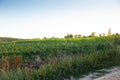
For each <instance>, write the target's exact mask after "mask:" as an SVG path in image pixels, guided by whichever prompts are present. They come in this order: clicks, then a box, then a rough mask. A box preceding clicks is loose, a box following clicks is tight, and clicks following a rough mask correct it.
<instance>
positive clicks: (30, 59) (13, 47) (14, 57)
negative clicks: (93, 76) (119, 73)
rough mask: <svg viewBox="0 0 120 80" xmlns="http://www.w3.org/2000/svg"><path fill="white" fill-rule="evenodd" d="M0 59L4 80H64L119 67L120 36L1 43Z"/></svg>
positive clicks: (2, 78)
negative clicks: (96, 70) (73, 76)
mask: <svg viewBox="0 0 120 80" xmlns="http://www.w3.org/2000/svg"><path fill="white" fill-rule="evenodd" d="M76 36H77V35H76ZM0 57H1V64H0V66H1V69H0V71H1V72H0V79H1V80H64V79H65V78H69V77H70V76H71V75H78V74H83V73H85V72H88V71H91V70H95V69H100V68H103V67H108V66H113V65H119V64H120V62H119V61H120V34H114V35H108V36H99V37H98V36H95V35H94V34H92V35H91V36H89V37H81V36H80V35H79V37H75V38H73V36H71V35H69V36H65V38H60V39H59V38H45V39H27V40H19V39H18V40H15V41H8V42H4V43H3V42H0ZM3 63H4V64H3ZM2 66H3V67H2ZM4 66H6V68H5V67H4ZM10 66H13V67H12V68H11V67H10ZM3 68H4V69H3Z"/></svg>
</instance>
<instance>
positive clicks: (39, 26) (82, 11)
mask: <svg viewBox="0 0 120 80" xmlns="http://www.w3.org/2000/svg"><path fill="white" fill-rule="evenodd" d="M119 21H120V0H0V36H2V37H3V36H5V37H18V38H41V37H44V36H46V37H52V36H55V37H64V35H66V34H67V33H72V34H82V35H88V34H90V33H91V32H96V33H97V34H98V33H103V32H107V30H108V29H109V28H110V27H111V29H112V32H113V33H116V32H118V33H119V29H118V28H119V27H120V22H119Z"/></svg>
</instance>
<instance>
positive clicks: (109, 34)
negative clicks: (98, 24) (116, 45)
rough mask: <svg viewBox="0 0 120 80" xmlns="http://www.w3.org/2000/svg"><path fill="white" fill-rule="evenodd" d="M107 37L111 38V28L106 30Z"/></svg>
mask: <svg viewBox="0 0 120 80" xmlns="http://www.w3.org/2000/svg"><path fill="white" fill-rule="evenodd" d="M108 36H111V28H109V29H108Z"/></svg>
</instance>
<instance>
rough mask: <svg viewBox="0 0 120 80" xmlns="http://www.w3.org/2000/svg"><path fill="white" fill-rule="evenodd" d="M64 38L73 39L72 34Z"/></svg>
mask: <svg viewBox="0 0 120 80" xmlns="http://www.w3.org/2000/svg"><path fill="white" fill-rule="evenodd" d="M64 38H73V35H72V34H67V35H66V36H65V37H64Z"/></svg>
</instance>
